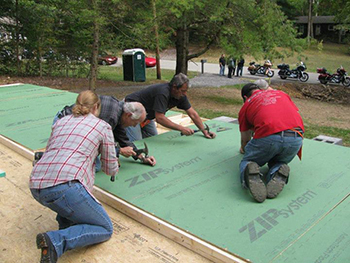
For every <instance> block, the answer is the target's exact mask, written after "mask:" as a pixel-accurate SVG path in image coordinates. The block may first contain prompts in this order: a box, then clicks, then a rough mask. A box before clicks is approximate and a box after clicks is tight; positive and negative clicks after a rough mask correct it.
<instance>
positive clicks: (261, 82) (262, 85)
mask: <svg viewBox="0 0 350 263" xmlns="http://www.w3.org/2000/svg"><path fill="white" fill-rule="evenodd" d="M254 84H255V85H257V86H258V87H259V88H260V89H263V90H264V89H267V88H268V87H269V83H267V81H266V80H264V79H258V80H256V81H254Z"/></svg>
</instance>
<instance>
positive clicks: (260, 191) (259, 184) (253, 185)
mask: <svg viewBox="0 0 350 263" xmlns="http://www.w3.org/2000/svg"><path fill="white" fill-rule="evenodd" d="M244 180H245V183H246V185H247V186H248V189H249V191H250V193H251V195H252V196H253V198H254V199H255V200H256V201H257V202H259V203H262V202H264V201H265V199H266V195H267V192H266V185H265V183H264V182H263V181H262V180H261V174H260V167H259V165H258V164H257V163H255V162H250V163H248V165H247V167H246V168H245V171H244Z"/></svg>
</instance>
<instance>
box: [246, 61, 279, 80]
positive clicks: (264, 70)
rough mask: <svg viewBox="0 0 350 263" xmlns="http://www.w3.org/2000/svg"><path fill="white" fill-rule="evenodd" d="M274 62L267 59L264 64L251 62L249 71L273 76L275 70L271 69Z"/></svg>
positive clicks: (253, 73)
mask: <svg viewBox="0 0 350 263" xmlns="http://www.w3.org/2000/svg"><path fill="white" fill-rule="evenodd" d="M271 67H272V63H271V61H270V60H266V61H265V63H264V65H262V66H260V64H255V61H252V62H250V63H249V67H248V71H249V72H250V74H251V75H255V74H261V75H266V76H268V77H269V78H272V77H273V75H274V74H275V72H274V71H273V70H272V69H271Z"/></svg>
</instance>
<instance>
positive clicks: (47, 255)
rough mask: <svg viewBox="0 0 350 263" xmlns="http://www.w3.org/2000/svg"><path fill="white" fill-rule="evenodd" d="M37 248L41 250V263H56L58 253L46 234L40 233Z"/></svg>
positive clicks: (37, 237)
mask: <svg viewBox="0 0 350 263" xmlns="http://www.w3.org/2000/svg"><path fill="white" fill-rule="evenodd" d="M36 246H37V248H38V249H41V259H40V263H56V262H57V253H56V250H55V247H54V246H53V244H52V242H51V240H50V238H49V236H48V235H47V234H46V233H40V234H38V235H37V236H36Z"/></svg>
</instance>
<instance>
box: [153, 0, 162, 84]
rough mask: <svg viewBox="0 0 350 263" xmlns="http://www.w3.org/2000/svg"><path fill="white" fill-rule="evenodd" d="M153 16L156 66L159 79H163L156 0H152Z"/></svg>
mask: <svg viewBox="0 0 350 263" xmlns="http://www.w3.org/2000/svg"><path fill="white" fill-rule="evenodd" d="M152 9H153V18H154V35H155V38H156V67H157V79H162V75H161V71H160V61H159V59H160V57H159V35H158V21H157V10H156V0H152Z"/></svg>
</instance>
